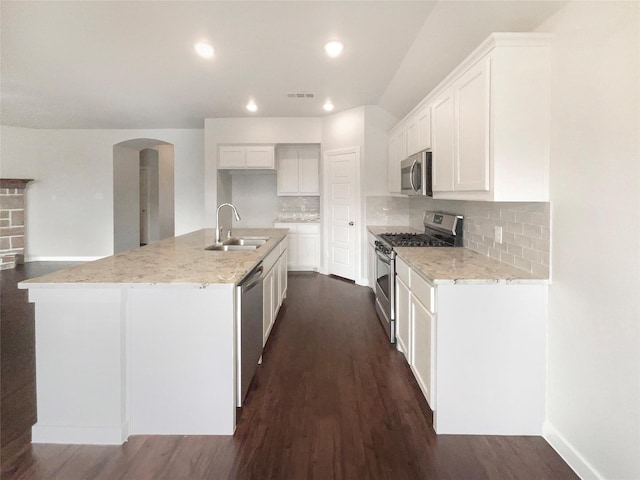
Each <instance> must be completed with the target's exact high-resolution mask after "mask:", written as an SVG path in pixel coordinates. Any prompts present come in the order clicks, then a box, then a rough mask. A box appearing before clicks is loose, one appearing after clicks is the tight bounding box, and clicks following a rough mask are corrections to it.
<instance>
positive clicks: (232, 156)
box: [218, 145, 245, 168]
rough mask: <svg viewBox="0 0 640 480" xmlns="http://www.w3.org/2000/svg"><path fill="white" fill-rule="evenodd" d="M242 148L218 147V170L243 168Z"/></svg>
mask: <svg viewBox="0 0 640 480" xmlns="http://www.w3.org/2000/svg"><path fill="white" fill-rule="evenodd" d="M244 154H245V151H244V147H242V146H240V145H232V146H224V147H220V158H219V160H218V168H244Z"/></svg>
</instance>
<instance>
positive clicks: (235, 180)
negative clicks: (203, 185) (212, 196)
mask: <svg viewBox="0 0 640 480" xmlns="http://www.w3.org/2000/svg"><path fill="white" fill-rule="evenodd" d="M231 188H232V194H231V203H233V205H235V207H236V208H237V209H238V213H239V214H240V217H241V220H240V221H239V222H236V221H235V219H234V220H233V225H234V226H236V225H237V226H238V227H244V228H273V222H274V220H275V219H276V218H277V217H278V196H277V195H278V186H277V176H276V175H275V172H273V173H271V174H251V173H249V174H233V175H231Z"/></svg>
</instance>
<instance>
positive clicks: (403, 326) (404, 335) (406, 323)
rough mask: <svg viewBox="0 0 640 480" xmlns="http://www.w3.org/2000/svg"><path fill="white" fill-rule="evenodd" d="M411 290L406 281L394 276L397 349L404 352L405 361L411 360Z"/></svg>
mask: <svg viewBox="0 0 640 480" xmlns="http://www.w3.org/2000/svg"><path fill="white" fill-rule="evenodd" d="M410 297H411V292H410V291H409V287H408V286H407V284H406V283H404V282H403V281H402V279H400V277H399V276H397V277H396V341H397V344H398V350H400V351H401V352H402V353H404V356H405V357H406V359H407V361H410V360H411V349H410V347H411V343H410V342H409V340H410V338H411V332H410V329H411V303H410Z"/></svg>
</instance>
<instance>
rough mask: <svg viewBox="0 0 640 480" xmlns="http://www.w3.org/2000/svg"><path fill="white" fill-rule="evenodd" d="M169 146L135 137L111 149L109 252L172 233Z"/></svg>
mask: <svg viewBox="0 0 640 480" xmlns="http://www.w3.org/2000/svg"><path fill="white" fill-rule="evenodd" d="M174 198H175V194H174V151H173V145H172V144H170V143H167V142H164V141H162V140H156V139H151V138H136V139H132V140H127V141H125V142H121V143H118V144H116V145H114V146H113V251H114V253H119V252H124V251H127V250H131V249H134V248H138V247H139V246H141V245H143V244H147V243H153V242H156V241H158V240H161V239H163V238H167V237H173V236H174V234H175V213H174V212H175V208H174V204H175V201H174Z"/></svg>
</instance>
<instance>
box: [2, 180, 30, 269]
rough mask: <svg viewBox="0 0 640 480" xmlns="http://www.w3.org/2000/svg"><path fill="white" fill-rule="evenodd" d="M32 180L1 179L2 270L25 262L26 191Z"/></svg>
mask: <svg viewBox="0 0 640 480" xmlns="http://www.w3.org/2000/svg"><path fill="white" fill-rule="evenodd" d="M30 181H32V180H30V179H17V178H2V179H0V270H5V269H9V268H15V266H16V265H17V264H19V263H23V262H24V245H25V221H24V211H25V190H26V187H27V183H29V182H30Z"/></svg>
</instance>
